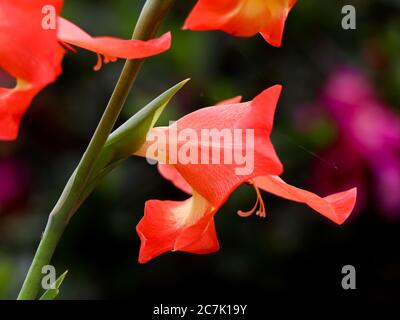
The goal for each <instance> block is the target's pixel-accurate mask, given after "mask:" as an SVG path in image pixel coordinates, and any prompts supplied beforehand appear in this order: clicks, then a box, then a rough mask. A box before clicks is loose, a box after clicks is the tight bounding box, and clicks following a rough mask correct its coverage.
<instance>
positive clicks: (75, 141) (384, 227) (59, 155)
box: [0, 0, 400, 302]
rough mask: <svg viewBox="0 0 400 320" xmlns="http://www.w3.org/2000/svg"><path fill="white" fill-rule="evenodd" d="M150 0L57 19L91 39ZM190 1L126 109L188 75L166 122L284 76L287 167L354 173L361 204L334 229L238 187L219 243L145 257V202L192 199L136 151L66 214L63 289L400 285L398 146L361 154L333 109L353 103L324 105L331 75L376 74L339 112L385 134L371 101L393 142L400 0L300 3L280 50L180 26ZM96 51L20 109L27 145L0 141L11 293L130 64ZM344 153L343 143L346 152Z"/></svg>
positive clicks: (0, 270)
mask: <svg viewBox="0 0 400 320" xmlns="http://www.w3.org/2000/svg"><path fill="white" fill-rule="evenodd" d="M143 3H144V1H143V0H141V1H132V0H119V1H112V0H91V1H89V0H87V1H79V0H67V1H65V4H64V9H63V12H62V15H63V16H64V17H66V18H68V19H70V20H71V21H73V22H74V23H77V24H78V25H79V26H81V27H82V28H83V29H85V30H87V31H88V32H90V33H91V34H93V35H113V36H118V37H123V38H129V37H130V34H131V32H132V28H133V26H134V24H135V21H136V19H137V17H138V15H139V12H140V9H141V7H142V5H143ZM194 3H195V1H177V5H176V6H175V7H174V8H173V10H172V12H171V13H170V15H169V16H168V19H167V20H166V22H165V23H164V24H163V26H162V31H167V30H171V31H172V33H173V47H172V49H171V50H170V51H169V52H167V53H164V54H162V55H160V56H157V57H154V58H151V59H149V60H148V61H147V62H146V63H145V65H144V67H143V69H142V72H141V73H140V76H139V78H138V80H137V82H136V84H135V88H134V91H133V93H132V94H131V95H130V98H129V100H128V103H127V106H126V108H125V109H124V111H123V115H122V117H121V119H120V121H121V122H122V121H123V120H125V119H127V118H128V117H129V116H130V115H132V114H133V113H134V112H136V111H137V110H139V109H140V107H142V106H144V105H145V104H146V103H147V102H149V101H150V100H151V99H152V98H154V97H155V96H157V95H158V94H160V93H161V92H163V91H164V90H166V89H167V88H169V87H170V86H172V85H173V84H175V83H177V82H178V81H180V80H182V79H185V78H188V77H190V78H192V81H190V83H189V84H188V85H187V86H186V87H185V88H184V89H183V90H182V91H181V92H180V93H179V94H178V95H177V96H176V97H175V98H174V100H173V101H172V102H171V104H170V105H169V106H168V108H167V109H166V110H165V112H164V114H163V115H162V118H161V120H160V122H159V124H167V123H168V121H169V120H176V119H178V118H179V117H180V116H182V115H184V114H186V113H188V112H190V111H193V110H195V109H197V108H200V107H203V106H207V105H212V104H214V103H216V102H218V101H220V100H223V99H226V98H230V97H233V96H236V95H243V97H244V98H245V99H246V100H250V99H252V98H253V97H254V96H255V95H256V94H258V93H259V92H260V91H261V90H263V89H265V88H267V87H269V86H271V85H274V84H277V83H281V84H283V86H284V91H283V94H282V97H281V100H280V102H279V105H278V110H277V114H276V118H275V129H274V132H273V136H272V139H273V142H274V145H275V146H276V149H277V151H278V154H279V156H280V158H281V160H282V162H283V163H284V165H285V173H284V178H285V180H286V181H288V182H290V183H291V184H294V185H296V186H298V187H302V188H306V189H309V190H312V191H314V192H316V193H318V194H320V195H327V194H328V193H329V192H335V191H337V189H340V188H345V187H346V186H347V185H356V186H357V187H359V190H361V194H360V198H359V203H358V205H357V210H356V212H355V213H354V215H353V216H352V217H351V218H350V219H349V220H348V221H347V222H346V223H345V224H344V225H343V226H337V225H335V224H333V223H331V222H330V221H328V220H326V219H324V218H323V217H321V216H319V215H318V214H315V213H314V212H313V211H312V210H311V209H309V208H308V207H306V206H304V205H301V204H296V203H292V202H289V201H286V200H284V199H280V198H276V197H274V196H271V195H268V194H265V193H264V199H265V203H266V205H267V211H268V212H267V213H268V216H267V218H266V219H259V218H257V217H255V216H252V217H250V218H248V219H243V218H240V217H238V216H237V215H236V211H237V210H239V209H248V208H250V207H252V205H253V204H254V201H255V194H254V192H253V191H252V189H251V188H250V187H247V186H243V187H240V188H239V189H238V190H237V191H235V192H234V193H233V194H232V195H231V197H230V199H229V201H228V202H227V203H226V205H225V206H224V207H223V209H222V210H221V211H220V212H219V213H218V214H217V216H216V226H217V233H218V237H219V240H220V244H221V250H220V252H218V253H216V254H211V255H191V254H186V253H167V254H164V255H162V256H160V257H158V258H156V259H154V260H153V261H151V262H150V263H148V264H146V265H139V264H138V262H137V256H138V250H139V245H140V243H139V238H138V236H137V234H136V231H135V226H136V224H137V223H138V221H139V220H140V218H141V216H142V214H143V207H144V202H145V201H146V200H148V199H171V200H172V199H173V200H179V199H185V197H186V195H185V194H183V193H181V192H180V191H179V190H177V189H175V188H174V187H173V186H172V185H171V184H170V183H169V182H168V181H166V180H164V179H163V178H161V176H160V175H159V174H158V172H157V170H156V168H155V167H154V166H150V165H148V164H147V162H146V161H145V160H144V159H140V158H132V159H130V160H129V161H127V162H126V163H124V164H123V165H122V166H121V167H119V168H118V169H116V170H115V171H114V172H113V173H112V174H111V175H110V176H108V177H107V178H106V179H105V180H104V182H103V183H102V184H101V185H100V187H99V188H98V189H97V190H96V191H95V192H94V193H93V195H92V196H91V197H90V198H89V199H88V201H87V202H86V203H85V204H84V205H83V206H82V208H81V209H80V210H79V211H78V213H77V214H76V216H75V217H74V218H73V219H72V221H71V223H70V225H69V226H68V228H67V230H66V232H65V235H64V237H63V239H62V241H61V243H60V245H59V247H58V248H57V251H56V254H55V256H54V259H53V264H54V265H55V266H56V269H57V271H58V273H59V274H60V273H62V272H63V271H64V270H66V269H68V270H69V274H68V276H67V278H66V280H65V282H64V284H63V286H62V290H61V294H60V296H59V298H60V299H109V298H111V299H116V298H124V299H134V298H135V297H138V296H141V297H148V298H149V299H150V298H152V297H153V298H154V296H155V297H158V298H159V299H160V301H161V302H163V301H165V302H167V301H170V302H171V301H172V302H174V301H175V302H177V301H182V299H196V298H202V299H210V300H211V299H214V300H213V301H217V302H218V301H220V300H218V299H222V298H230V299H232V298H235V299H237V300H239V301H240V299H242V298H243V297H246V298H251V299H256V298H258V299H260V298H261V299H264V298H265V299H267V297H268V296H272V295H275V296H280V295H285V294H291V295H298V296H304V295H308V294H309V295H319V296H320V297H321V296H322V297H324V296H335V297H345V298H346V297H367V298H377V299H384V298H394V297H399V295H400V294H399V285H400V251H399V236H400V224H399V222H400V205H399V206H398V207H397V206H396V203H397V204H398V203H399V201H398V202H396V200H399V197H400V190H399V189H397V188H395V186H396V184H395V182H393V181H394V180H393V179H395V178H392V177H394V175H395V174H397V173H396V168H397V170H398V171H397V172H399V171H400V161H399V159H400V143H399V144H397V145H396V143H393V144H390V146H387V145H386V142H384V143H383V144H382V145H381V149H379V148H378V149H371V150H369V149H368V150H367V149H365V148H363V147H361V149H362V150H361V151H360V147H359V146H358V147H357V146H353V145H352V144H353V143H354V144H357V137H350V135H351V134H352V133H351V132H352V131H351V130H350V131H349V130H348V128H347V127H346V124H345V125H343V124H342V122H340V121H339V120H338V118H337V117H335V114H336V113H335V112H333V113H332V109H334V110H337V109H338V108H340V106H337V104H338V103H339V104H340V103H344V104H346V101H344V102H343V101H342V102H331V104H330V105H329V101H330V100H329V99H327V98H326V95H327V94H326V92H327V91H329V90H331V91H332V90H333V91H334V92H336V95H337V97H339V98H340V97H342V93H341V91H340V90H339V89H337V90H336V89H332V86H333V87H335V83H333V84H331V85H330V84H329V81H330V80H329V79H332V77H335V75H338V73H340V72H341V70H344V69H346V70H349V69H351V70H352V71H351V72H352V73H353V74H359V79H361V78H362V79H363V81H364V82H365V83H368V86H369V87H368V88H367V89H365V86H364V87H363V89H360V90H361V91H362V90H364V91H365V90H369V92H371V98H370V99H371V100H372V102H371V103H369V102H368V101H367V100H368V98H365V99H364V100H363V101H362V102H363V103H362V104H360V105H358V104H357V103H355V104H356V106H355V107H356V108H358V109H357V110H358V112H356V113H355V115H354V114H352V115H348V116H347V114H346V109H343V110H342V112H341V113H340V112H339V113H340V114H341V117H342V118H343V117H344V119H345V120H346V121H347V123H348V124H353V123H355V122H356V121H364V122H362V124H363V125H364V127H366V128H367V130H366V133H365V134H363V137H364V138H365V139H367V140H368V141H369V139H374V137H376V135H377V133H376V132H374V130H372V129H371V130H369V128H371V127H374V126H373V125H371V126H370V124H372V122H373V121H374V118H375V117H372V118H371V117H370V118H363V119H364V120H360V119H357V115H359V114H361V113H362V112H363V110H367V111H368V110H369V109H368V107H369V106H370V105H371V104H373V105H374V106H376V108H375V109H374V110H378V109H379V110H381V111H379V112H381V113H382V114H385V115H386V117H387V118H390V119H392V120H393V121H391V122H390V123H389V124H387V125H384V126H383V127H384V128H385V129H387V130H388V131H389V134H392V136H394V138H393V139H392V140H396V134H397V133H399V127H398V125H399V120H398V118H399V107H400V1H398V0H359V1H356V0H354V1H350V0H348V1H334V0H329V1H323V3H322V1H320V0H299V1H298V4H297V5H296V6H295V7H294V9H293V10H292V12H291V14H290V15H289V18H288V20H287V24H286V29H285V33H284V41H283V46H282V47H281V48H279V49H276V48H273V47H271V46H270V45H268V44H267V43H265V41H263V40H262V38H261V37H260V36H257V37H252V38H236V37H231V36H229V35H227V34H224V33H222V32H190V31H182V30H181V26H182V24H183V21H184V19H185V17H186V16H187V14H188V13H189V11H190V9H191V8H192V6H193V5H194ZM346 4H352V5H354V6H355V8H356V10H357V29H356V30H344V29H343V28H342V27H341V21H342V18H343V15H342V13H341V8H342V7H343V6H344V5H346ZM95 63H96V56H95V55H94V54H93V53H90V52H86V51H84V50H78V54H68V55H67V56H66V58H65V59H64V64H63V67H64V72H63V74H62V76H61V77H60V78H59V79H58V81H57V82H56V83H55V84H53V85H51V86H50V87H48V88H47V89H46V90H44V91H43V92H42V93H41V94H40V95H39V96H38V97H37V98H36V99H35V100H34V103H33V104H32V106H31V108H30V109H29V111H28V113H27V114H26V116H25V117H24V120H23V124H22V131H21V134H20V137H19V139H18V141H16V142H12V143H5V142H1V143H0V203H1V204H0V298H3V299H7V298H8V299H13V298H15V297H16V296H17V293H18V290H19V288H20V286H21V284H22V281H23V279H24V276H25V274H26V271H27V269H28V267H29V264H30V262H31V259H32V257H33V254H34V251H35V249H36V247H37V244H38V241H39V238H40V235H41V232H42V231H43V229H44V226H45V223H46V220H47V215H48V213H49V212H50V210H51V208H52V206H53V205H54V204H55V202H56V200H57V198H58V196H59V194H60V192H61V191H62V189H63V186H64V184H65V183H66V181H67V178H68V177H69V175H70V174H71V172H72V171H73V168H74V167H75V166H76V164H77V162H78V160H79V158H80V156H81V154H82V152H83V151H84V149H85V147H86V145H87V143H88V141H89V137H90V136H91V134H92V132H93V131H94V129H95V126H96V124H97V121H98V119H99V117H100V115H101V113H102V111H103V109H104V107H105V105H106V103H107V100H108V98H109V96H110V94H111V92H112V90H113V87H114V84H115V82H116V80H117V78H118V75H119V72H120V70H121V68H122V64H123V62H122V61H118V62H117V63H112V64H108V65H106V66H103V68H102V69H101V70H100V71H99V72H94V71H93V70H92V69H93V66H94V65H95ZM356 78H357V77H356ZM347 80H348V82H345V84H344V85H342V86H340V85H338V87H337V88H343V87H344V88H346V87H347V86H352V85H354V90H350V92H347V94H346V95H343V97H344V98H343V99H347V98H348V99H350V100H351V99H352V97H351V95H352V93H353V92H354V95H355V96H354V97H355V98H354V97H353V98H354V99H353V100H352V101H353V104H354V101H358V98H357V97H358V96H357V92H356V91H357V90H358V89H357V88H358V87H357V85H356V84H354V83H353V84H352V82H351V81H352V80H351V79H350V78H348V79H347ZM354 81H356V80H354ZM327 86H328V87H329V88H330V89H327ZM335 90H336V91H335ZM331 91H329V92H331ZM364 91H363V92H364ZM372 92H373V93H372ZM349 95H350V97H349ZM362 96H363V97H365V96H367V95H362ZM339 100H340V99H339ZM327 101H328V102H327ZM365 119H369V120H368V121H372V122H368V121H367V120H365ZM357 123H358V122H357ZM379 132H380V131H379ZM379 134H380V133H379ZM398 139H399V136H397V140H398ZM383 140H384V139H383ZM343 141H345V144H346V147H345V148H344V147H343V148H342V147H341V146H343ZM354 141H356V142H354ZM384 141H386V140H384ZM338 148H339V149H338ZM337 149H338V150H342V152H336V153H335V152H334V150H337ZM389 149H390V150H391V152H390V156H391V157H392V158H394V160H393V161H392V162H393V163H394V164H393V163H392V164H391V165H392V167H394V168H392V167H391V169H393V170H394V171H393V170H392V171H391V172H394V175H393V176H392V175H390V174H388V175H387V176H386V178H387V179H388V181H389V182H388V185H389V186H390V185H393V188H390V187H389V188H386V189H385V190H384V192H382V190H381V189H382V188H381V185H380V183H382V180H381V179H380V178H381V175H380V173H381V172H382V170H384V169H385V168H387V167H385V166H383V165H382V166H378V165H375V163H376V161H375V160H376V159H379V158H380V157H384V156H385V154H386V153H385V152H387V150H389ZM363 150H364V151H365V152H364V151H363ZM379 150H385V152H380V151H379ZM366 153H367V156H366V155H365V154H366ZM368 155H370V156H368ZM371 158H372V159H371ZM396 159H397V162H396ZM388 177H389V178H388ZM385 195H391V199H392V200H393V199H394V200H393V201H392V205H391V206H390V208H386V207H385V206H384V203H385V201H386V200H385V199H382V197H383V198H384V197H385ZM348 264H350V265H354V266H355V268H356V270H357V289H356V290H354V291H351V290H350V291H345V290H343V289H342V287H341V279H342V277H343V275H342V274H341V270H342V267H343V266H344V265H348ZM266 301H267V300H266Z"/></svg>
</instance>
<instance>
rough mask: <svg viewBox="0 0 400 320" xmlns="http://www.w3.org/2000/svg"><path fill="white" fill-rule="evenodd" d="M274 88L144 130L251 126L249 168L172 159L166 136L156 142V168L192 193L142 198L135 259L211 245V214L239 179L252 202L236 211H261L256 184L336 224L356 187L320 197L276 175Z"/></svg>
mask: <svg viewBox="0 0 400 320" xmlns="http://www.w3.org/2000/svg"><path fill="white" fill-rule="evenodd" d="M280 92H281V86H274V87H271V88H269V89H267V90H265V91H263V92H262V93H261V94H260V95H258V96H257V97H256V98H254V99H253V100H252V101H250V102H245V103H240V97H237V98H234V99H230V100H227V101H225V102H223V103H222V104H218V105H217V106H213V107H208V108H203V109H200V110H198V111H195V112H193V113H190V114H188V115H186V116H185V117H183V118H181V119H180V120H178V121H177V122H175V123H174V124H173V125H171V126H169V127H166V128H154V129H152V130H151V131H150V136H151V135H152V134H157V133H160V132H164V133H166V135H168V134H169V133H170V132H171V131H174V130H176V132H178V135H179V133H181V132H184V130H185V129H187V128H190V129H191V130H194V131H195V132H198V133H199V134H198V136H200V131H201V130H203V129H205V128H206V129H207V128H208V129H217V130H225V132H232V134H234V131H235V130H237V129H243V130H246V129H250V130H254V145H253V146H252V149H251V150H250V152H252V154H253V155H254V166H253V170H252V171H251V172H245V173H242V174H240V175H239V174H238V173H237V172H236V171H235V164H231V163H229V164H225V163H223V161H221V163H212V162H211V163H199V164H195V163H191V162H187V163H180V162H179V161H172V158H171V157H170V156H168V154H169V153H168V151H169V150H168V149H171V148H173V146H172V143H171V142H170V141H168V142H167V147H165V146H163V145H162V144H160V145H159V146H158V147H157V152H155V153H154V155H155V156H154V159H158V160H161V159H163V160H161V161H165V162H164V163H160V162H159V171H160V173H161V174H162V175H163V176H164V177H165V178H167V179H168V180H170V181H171V182H172V183H174V184H175V186H177V187H178V188H180V189H182V190H183V191H185V192H186V193H188V194H191V195H192V196H191V197H190V198H189V199H187V200H185V201H159V200H149V201H147V202H146V205H145V209H144V211H145V212H144V217H143V218H142V220H141V221H140V222H139V224H138V226H137V228H136V229H137V232H138V234H139V237H140V239H141V242H142V243H141V248H140V254H139V262H141V263H145V262H147V261H149V260H151V259H152V258H154V257H156V256H158V255H160V254H162V253H164V252H167V251H170V250H172V251H186V252H191V253H198V254H204V253H211V252H214V251H217V250H218V249H219V244H218V240H217V236H216V231H215V225H214V215H215V214H216V212H217V211H218V210H219V208H220V207H221V206H222V205H223V204H224V203H225V201H226V200H227V199H228V197H229V195H230V194H231V193H232V192H233V191H234V190H235V189H236V188H237V187H238V186H239V185H240V184H242V183H250V184H251V185H253V186H254V188H255V191H256V194H257V203H256V205H255V207H254V208H253V209H252V210H251V211H248V212H242V211H238V214H239V215H240V216H243V217H247V216H250V215H251V214H253V213H256V214H257V215H258V216H261V217H265V216H266V210H265V206H264V202H263V200H262V198H261V193H260V189H262V190H265V191H267V192H270V193H273V194H275V195H278V196H280V197H283V198H286V199H289V200H292V201H296V202H302V203H305V204H307V205H308V206H310V207H311V208H313V209H314V210H316V211H317V212H319V213H320V214H322V215H323V216H325V217H327V218H328V219H330V220H332V221H333V222H335V223H337V224H342V223H343V222H344V221H345V220H346V219H347V217H348V216H349V215H350V213H351V211H352V209H353V207H354V204H355V199H356V189H351V190H348V191H344V192H341V193H337V194H333V195H331V196H328V197H325V198H321V197H319V196H317V195H315V194H313V193H311V192H308V191H305V190H301V189H298V188H296V187H293V186H291V185H288V184H286V183H285V182H284V181H283V180H282V179H281V178H280V177H279V175H280V174H281V173H282V171H283V166H282V164H281V162H280V161H279V159H278V157H277V155H276V153H275V150H274V147H273V146H272V143H271V141H270V138H269V136H270V133H271V130H272V126H273V118H274V112H275V107H276V104H277V101H278V99H279V95H280ZM157 143H158V142H157ZM186 144H187V142H185V143H184V142H182V141H181V142H179V141H178V145H179V146H182V145H186ZM209 145H210V144H209V141H205V140H201V141H200V143H198V145H197V146H196V147H198V149H199V150H200V149H201V148H202V147H204V146H209ZM151 148H154V143H153V144H152V143H150V142H149V141H147V142H146V143H145V144H144V145H143V146H142V147H141V149H140V150H139V151H138V152H137V153H136V154H137V155H140V156H147V157H149V150H150V149H151ZM211 148H212V149H213V150H214V151H215V149H216V150H217V151H218V152H217V153H218V154H219V153H223V152H224V151H226V149H229V150H234V152H237V153H239V154H241V153H243V152H246V151H247V152H248V151H249V149H248V145H246V144H240V145H238V144H236V142H232V145H231V146H228V147H227V146H226V145H225V144H224V145H221V144H218V143H217V144H216V143H211ZM151 154H153V153H151ZM165 155H167V156H166V157H165ZM224 156H225V154H224Z"/></svg>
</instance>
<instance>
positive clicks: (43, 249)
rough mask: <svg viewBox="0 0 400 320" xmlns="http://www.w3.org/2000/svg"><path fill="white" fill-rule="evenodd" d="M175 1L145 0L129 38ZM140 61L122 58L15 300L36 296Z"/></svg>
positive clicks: (147, 30)
mask: <svg viewBox="0 0 400 320" xmlns="http://www.w3.org/2000/svg"><path fill="white" fill-rule="evenodd" d="M174 1H175V0H147V1H146V3H145V5H144V7H143V9H142V12H141V14H140V17H139V20H138V22H137V24H136V27H135V31H134V32H133V36H132V38H133V39H138V40H147V39H151V38H153V37H154V35H155V34H156V33H157V31H158V29H159V27H160V25H161V22H162V21H163V19H164V18H165V16H166V15H167V13H168V11H169V9H170V8H171V6H172V5H173V3H174ZM143 62H144V59H138V60H127V61H126V62H125V65H124V68H123V69H122V72H121V75H120V77H119V79H118V82H117V84H116V86H115V88H114V92H113V94H112V96H111V98H110V100H109V102H108V105H107V108H106V109H105V111H104V113H103V116H102V118H101V120H100V122H99V124H98V126H97V128H96V131H95V133H94V134H93V137H92V139H91V141H90V143H89V145H88V147H87V149H86V151H85V153H84V155H83V156H82V159H81V161H80V162H79V164H78V166H77V168H76V169H75V171H74V173H73V174H72V176H71V177H70V179H69V181H68V183H67V184H66V186H65V188H64V190H63V192H62V194H61V196H60V198H59V199H58V201H57V203H56V205H55V207H54V208H53V210H52V212H51V213H50V215H49V218H48V221H47V225H46V229H45V231H44V233H43V235H42V239H41V241H40V244H39V246H38V248H37V251H36V254H35V256H34V258H33V261H32V264H31V266H30V268H29V271H28V274H27V276H26V278H25V281H24V284H23V286H22V288H21V291H20V293H19V295H18V300H33V299H35V298H36V297H37V295H38V292H39V288H40V284H41V279H42V268H43V266H45V265H48V264H49V263H50V261H51V258H52V256H53V253H54V251H55V249H56V247H57V244H58V242H59V240H60V238H61V236H62V234H63V232H64V229H65V227H66V226H67V224H68V222H69V220H70V218H71V217H72V216H73V215H74V213H75V212H76V210H77V209H78V207H79V205H80V202H81V193H82V192H83V190H84V189H85V187H86V184H87V182H88V181H90V177H91V174H92V171H93V168H94V167H95V165H96V161H97V159H98V157H99V154H100V152H101V150H102V148H103V146H104V144H105V142H106V140H107V138H108V136H109V134H110V133H111V131H112V129H113V127H114V125H115V122H116V121H117V119H118V116H119V114H120V113H121V110H122V108H123V106H124V104H125V101H126V99H127V97H128V94H129V92H130V90H131V88H132V85H133V83H134V82H135V80H136V77H137V75H138V73H139V70H140V68H141V66H142V64H143Z"/></svg>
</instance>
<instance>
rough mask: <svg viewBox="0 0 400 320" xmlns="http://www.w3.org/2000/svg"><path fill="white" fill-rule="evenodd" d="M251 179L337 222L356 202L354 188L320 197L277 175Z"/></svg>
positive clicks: (260, 186) (338, 222)
mask: <svg viewBox="0 0 400 320" xmlns="http://www.w3.org/2000/svg"><path fill="white" fill-rule="evenodd" d="M253 181H254V184H255V185H256V186H257V187H258V188H260V189H263V190H264V191H267V192H270V193H272V194H275V195H277V196H279V197H282V198H285V199H288V200H292V201H296V202H301V203H305V204H307V205H308V206H309V207H311V208H312V209H314V210H315V211H317V212H319V213H320V214H322V215H323V216H325V217H326V218H328V219H330V220H332V221H333V222H335V223H337V224H342V223H343V222H344V221H346V219H347V218H348V217H349V215H350V214H351V212H352V210H353V208H354V206H355V203H356V196H357V189H356V188H353V189H350V190H347V191H344V192H339V193H335V194H332V195H330V196H328V197H324V198H321V197H319V196H317V195H316V194H314V193H312V192H309V191H306V190H302V189H299V188H296V187H294V186H291V185H289V184H287V183H286V182H284V181H283V180H282V179H281V178H280V177H278V176H272V175H271V176H263V177H257V178H255V179H253Z"/></svg>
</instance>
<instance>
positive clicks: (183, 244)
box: [136, 194, 219, 263]
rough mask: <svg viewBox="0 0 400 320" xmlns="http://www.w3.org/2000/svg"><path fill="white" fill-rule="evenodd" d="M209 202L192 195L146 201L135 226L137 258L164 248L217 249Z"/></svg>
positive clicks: (148, 256) (202, 251)
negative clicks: (137, 236)
mask: <svg viewBox="0 0 400 320" xmlns="http://www.w3.org/2000/svg"><path fill="white" fill-rule="evenodd" d="M214 213H215V210H212V208H211V207H210V204H209V203H208V202H207V201H206V200H205V199H204V198H202V197H201V196H199V195H196V194H195V195H194V196H193V197H191V198H189V199H188V200H185V201H159V200H150V201H147V202H146V206H145V213H144V217H143V218H142V219H141V220H140V222H139V224H138V225H137V227H136V230H137V232H138V234H139V237H140V239H141V246H140V253H139V262H140V263H146V262H148V261H149V260H151V259H153V258H154V257H156V256H158V255H160V254H162V253H164V252H167V251H171V250H172V251H186V252H191V253H197V254H206V253H211V252H214V251H217V250H218V249H219V245H218V239H217V236H216V232H215V226H214V221H213V215H214Z"/></svg>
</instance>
